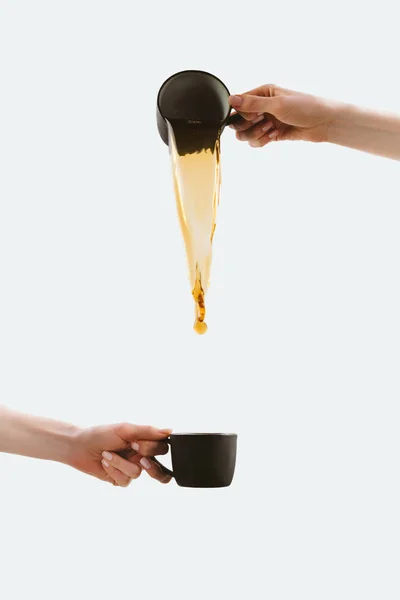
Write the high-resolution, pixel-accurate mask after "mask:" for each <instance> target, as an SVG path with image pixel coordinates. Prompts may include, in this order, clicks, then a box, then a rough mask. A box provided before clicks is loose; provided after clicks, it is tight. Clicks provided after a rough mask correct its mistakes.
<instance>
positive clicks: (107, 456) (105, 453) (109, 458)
mask: <svg viewBox="0 0 400 600" xmlns="http://www.w3.org/2000/svg"><path fill="white" fill-rule="evenodd" d="M102 456H104V458H107V460H112V454H110V453H109V452H106V451H104V452H103V453H102Z"/></svg>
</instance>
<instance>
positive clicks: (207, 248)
mask: <svg viewBox="0 0 400 600" xmlns="http://www.w3.org/2000/svg"><path fill="white" fill-rule="evenodd" d="M168 128H169V147H170V155H171V162H172V172H173V180H174V187H175V197H176V204H177V209H178V216H179V222H180V227H181V231H182V236H183V240H184V242H185V248H186V257H187V263H188V267H189V279H190V284H191V289H192V296H193V300H194V305H195V315H196V320H195V323H194V326H193V328H194V330H195V331H196V333H198V334H200V335H202V334H204V333H205V332H206V331H207V325H206V323H205V321H204V319H205V315H206V308H205V295H206V293H207V290H208V284H209V281H210V271H211V260H212V242H213V237H214V231H215V225H216V216H217V207H218V204H219V195H220V153H219V139H220V135H221V130H220V123H202V122H201V121H198V122H193V123H192V122H189V123H188V122H184V123H183V122H179V121H177V122H171V123H168Z"/></svg>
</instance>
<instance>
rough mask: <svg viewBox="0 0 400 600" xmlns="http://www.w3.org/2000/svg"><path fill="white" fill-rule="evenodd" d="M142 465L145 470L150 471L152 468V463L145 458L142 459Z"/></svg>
mask: <svg viewBox="0 0 400 600" xmlns="http://www.w3.org/2000/svg"><path fill="white" fill-rule="evenodd" d="M140 464H141V465H142V467H143V468H144V469H150V467H151V462H150V461H149V459H148V458H146V457H145V456H144V457H143V458H142V459H141V461H140Z"/></svg>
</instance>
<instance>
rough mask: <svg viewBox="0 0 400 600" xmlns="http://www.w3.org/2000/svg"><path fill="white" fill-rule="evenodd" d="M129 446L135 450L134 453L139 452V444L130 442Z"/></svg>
mask: <svg viewBox="0 0 400 600" xmlns="http://www.w3.org/2000/svg"><path fill="white" fill-rule="evenodd" d="M131 446H132V448H133V449H134V450H136V452H138V451H139V444H138V443H137V442H132V444H131Z"/></svg>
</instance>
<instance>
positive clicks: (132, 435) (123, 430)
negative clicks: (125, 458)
mask: <svg viewBox="0 0 400 600" xmlns="http://www.w3.org/2000/svg"><path fill="white" fill-rule="evenodd" d="M171 432H172V429H157V427H152V426H151V425H132V424H130V423H122V424H121V425H119V426H118V428H117V433H118V435H119V436H120V437H121V438H122V439H123V440H125V441H126V442H135V441H137V440H150V441H158V440H165V439H166V438H167V437H168V436H169V435H170V434H171Z"/></svg>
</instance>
